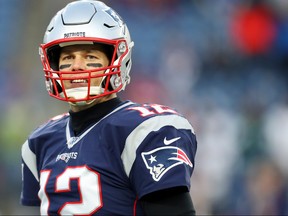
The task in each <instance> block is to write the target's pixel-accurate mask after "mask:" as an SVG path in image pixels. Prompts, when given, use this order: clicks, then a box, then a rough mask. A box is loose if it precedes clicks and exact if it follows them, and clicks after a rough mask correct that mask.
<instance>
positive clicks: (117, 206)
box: [21, 101, 197, 215]
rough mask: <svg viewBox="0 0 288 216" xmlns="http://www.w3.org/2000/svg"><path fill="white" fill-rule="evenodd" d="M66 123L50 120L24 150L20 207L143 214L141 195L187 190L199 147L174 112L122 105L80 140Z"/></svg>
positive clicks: (61, 211) (55, 211)
mask: <svg viewBox="0 0 288 216" xmlns="http://www.w3.org/2000/svg"><path fill="white" fill-rule="evenodd" d="M69 122H70V116H69V114H64V115H62V116H58V117H56V118H54V119H51V120H50V121H48V122H47V123H45V124H44V125H42V126H40V127H39V128H37V129H36V130H35V131H34V132H33V133H32V134H31V135H30V136H29V138H28V139H27V141H26V142H25V143H24V144H23V146H22V174H23V179H22V181H23V182H22V193H21V203H22V204H23V205H30V206H41V208H40V211H41V214H42V215H55V214H60V215H71V214H73V215H76V214H79V215H143V210H142V208H141V206H140V205H139V204H138V203H137V200H139V199H141V198H142V197H143V196H144V195H147V194H149V193H152V192H155V191H158V190H163V189H168V188H173V187H178V186H185V187H187V189H188V190H189V188H190V178H191V175H192V172H193V169H194V158H195V154H196V148H197V141H196V136H195V133H194V130H193V128H192V126H191V125H190V123H189V122H188V121H187V120H186V119H185V118H184V117H183V116H181V115H180V114H178V113H177V112H176V111H175V110H173V109H171V108H169V107H166V106H162V105H158V104H137V103H133V102H131V101H125V102H123V103H122V104H120V105H119V106H118V107H116V108H115V109H114V110H113V111H112V112H110V113H109V114H108V115H106V116H105V117H103V118H102V119H100V120H99V121H98V122H96V123H94V124H92V125H91V126H90V127H88V128H87V129H86V130H85V131H83V132H82V133H80V134H78V135H77V136H76V135H75V134H74V132H73V130H72V128H71V124H70V123H69Z"/></svg>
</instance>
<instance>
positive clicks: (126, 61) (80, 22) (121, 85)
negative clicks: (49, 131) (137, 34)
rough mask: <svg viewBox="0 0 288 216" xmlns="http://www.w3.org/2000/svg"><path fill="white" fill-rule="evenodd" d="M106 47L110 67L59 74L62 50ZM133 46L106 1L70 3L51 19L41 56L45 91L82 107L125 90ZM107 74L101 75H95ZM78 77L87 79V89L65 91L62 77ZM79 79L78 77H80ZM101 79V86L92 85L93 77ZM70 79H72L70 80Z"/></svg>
mask: <svg viewBox="0 0 288 216" xmlns="http://www.w3.org/2000/svg"><path fill="white" fill-rule="evenodd" d="M95 43H97V44H103V45H105V46H107V47H109V49H110V50H111V59H110V60H111V63H110V65H109V66H108V67H105V68H103V67H102V68H97V69H95V70H86V71H68V72H67V71H65V72H64V71H59V67H58V64H59V55H60V49H61V47H64V46H68V45H76V44H95ZM133 45H134V43H133V41H131V38H130V34H129V30H128V28H127V26H126V24H125V23H124V21H123V20H122V18H121V17H120V16H119V15H118V14H117V13H116V12H115V11H114V10H113V9H111V8H110V7H108V6H107V5H105V4H104V3H103V2H100V1H94V0H80V1H75V2H72V3H69V4H67V5H66V7H64V8H63V9H62V10H60V11H59V12H58V13H57V14H56V15H55V16H54V17H53V18H52V20H51V22H50V24H49V25H48V27H47V30H46V32H45V36H44V41H43V44H41V45H40V48H39V54H40V57H41V61H42V64H43V70H44V75H45V79H46V88H47V91H48V93H49V95H50V96H52V97H55V98H57V99H59V100H63V101H67V102H70V103H76V104H81V102H83V101H91V100H94V99H96V98H99V97H103V96H106V95H109V94H112V93H115V92H119V91H121V90H124V89H125V86H126V85H127V84H128V83H129V82H130V76H129V73H130V69H131V65H132V61H131V51H132V47H133ZM103 70H104V71H105V73H104V74H101V75H92V74H96V73H93V72H96V71H103ZM72 73H73V74H75V73H79V74H78V75H79V76H81V74H82V77H81V78H80V79H86V80H87V87H81V88H73V89H65V87H64V85H63V81H64V80H68V79H69V78H66V77H67V76H64V77H65V78H63V74H72ZM79 76H78V78H79ZM96 77H102V81H101V84H100V85H99V86H90V84H91V78H96ZM70 79H71V78H70Z"/></svg>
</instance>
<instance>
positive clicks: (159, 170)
mask: <svg viewBox="0 0 288 216" xmlns="http://www.w3.org/2000/svg"><path fill="white" fill-rule="evenodd" d="M141 156H142V159H143V161H144V163H145V165H146V167H147V169H149V170H150V174H151V175H152V178H153V179H154V180H155V181H159V180H160V179H161V178H162V176H163V175H164V174H165V173H166V172H167V171H168V170H170V169H172V168H173V167H175V166H177V165H180V164H183V163H184V164H186V165H188V166H190V167H193V164H192V163H191V161H190V159H189V158H188V156H187V155H186V153H185V152H184V151H183V150H181V149H180V148H178V147H175V146H164V147H160V148H156V149H154V150H152V151H149V152H142V153H141Z"/></svg>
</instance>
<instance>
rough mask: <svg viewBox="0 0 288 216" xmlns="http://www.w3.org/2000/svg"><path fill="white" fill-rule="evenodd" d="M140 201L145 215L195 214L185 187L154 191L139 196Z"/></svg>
mask: <svg viewBox="0 0 288 216" xmlns="http://www.w3.org/2000/svg"><path fill="white" fill-rule="evenodd" d="M140 203H141V205H142V207H143V209H144V212H145V214H146V215H195V209H194V206H193V202H192V199H191V196H190V194H189V192H188V191H187V189H186V188H185V187H177V188H170V189H167V190H161V191H156V192H154V193H151V194H148V195H146V196H144V197H143V198H141V199H140Z"/></svg>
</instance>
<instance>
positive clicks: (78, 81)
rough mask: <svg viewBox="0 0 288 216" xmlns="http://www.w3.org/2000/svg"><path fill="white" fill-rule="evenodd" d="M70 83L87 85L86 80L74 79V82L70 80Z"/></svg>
mask: <svg viewBox="0 0 288 216" xmlns="http://www.w3.org/2000/svg"><path fill="white" fill-rule="evenodd" d="M71 83H88V80H86V79H75V80H71Z"/></svg>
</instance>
